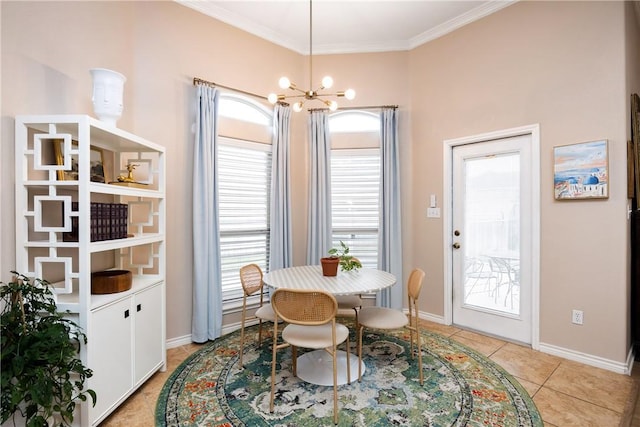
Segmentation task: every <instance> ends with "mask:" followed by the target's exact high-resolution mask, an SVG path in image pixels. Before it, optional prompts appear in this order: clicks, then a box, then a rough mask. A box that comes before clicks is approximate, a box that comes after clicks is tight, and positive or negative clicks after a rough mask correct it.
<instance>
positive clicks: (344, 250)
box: [329, 240, 362, 271]
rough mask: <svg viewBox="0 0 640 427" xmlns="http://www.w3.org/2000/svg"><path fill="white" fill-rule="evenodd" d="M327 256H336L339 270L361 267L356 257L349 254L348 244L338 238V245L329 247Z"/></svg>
mask: <svg viewBox="0 0 640 427" xmlns="http://www.w3.org/2000/svg"><path fill="white" fill-rule="evenodd" d="M329 256H330V257H334V258H338V259H339V263H340V270H341V271H351V270H357V269H359V268H362V264H361V263H360V260H358V258H356V257H354V256H352V255H349V246H347V245H346V244H345V243H344V242H343V241H342V240H340V247H337V248H331V249H329Z"/></svg>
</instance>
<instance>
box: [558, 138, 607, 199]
mask: <svg viewBox="0 0 640 427" xmlns="http://www.w3.org/2000/svg"><path fill="white" fill-rule="evenodd" d="M553 174H554V175H553V185H554V193H555V198H556V200H579V199H606V198H608V197H609V157H608V147H607V140H606V139H602V140H599V141H591V142H582V143H579V144H571V145H561V146H558V147H554V148H553Z"/></svg>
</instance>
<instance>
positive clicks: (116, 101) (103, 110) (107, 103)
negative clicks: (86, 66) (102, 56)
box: [89, 68, 127, 126]
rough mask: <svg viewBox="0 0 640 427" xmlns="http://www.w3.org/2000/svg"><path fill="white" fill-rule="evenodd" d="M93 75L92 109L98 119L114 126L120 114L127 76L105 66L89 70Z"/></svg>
mask: <svg viewBox="0 0 640 427" xmlns="http://www.w3.org/2000/svg"><path fill="white" fill-rule="evenodd" d="M89 71H90V72H91V76H92V77H93V96H92V98H91V100H92V101H93V111H94V112H95V114H96V116H97V117H98V119H100V120H102V121H103V122H105V123H106V124H108V125H111V126H115V125H116V121H117V120H118V119H119V118H120V117H121V116H122V110H123V108H124V105H123V94H124V83H125V82H126V81H127V78H126V77H125V76H123V75H122V74H120V73H118V72H117V71H112V70H107V69H105V68H92V69H91V70H89Z"/></svg>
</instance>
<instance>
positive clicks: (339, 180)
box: [331, 149, 380, 268]
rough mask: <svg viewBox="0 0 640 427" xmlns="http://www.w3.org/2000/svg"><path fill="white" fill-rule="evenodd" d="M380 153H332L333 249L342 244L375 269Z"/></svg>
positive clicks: (363, 150)
mask: <svg viewBox="0 0 640 427" xmlns="http://www.w3.org/2000/svg"><path fill="white" fill-rule="evenodd" d="M379 212H380V150H379V149H357V150H332V151H331V216H332V229H333V230H332V231H333V233H332V239H333V246H334V247H335V246H337V245H339V244H340V241H341V240H342V241H343V242H345V243H346V244H347V245H348V246H349V249H350V254H351V255H353V256H355V257H357V258H358V259H359V260H360V262H362V264H363V265H364V266H366V267H372V268H376V267H377V265H378V223H379Z"/></svg>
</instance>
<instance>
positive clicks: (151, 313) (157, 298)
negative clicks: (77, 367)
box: [89, 282, 164, 420]
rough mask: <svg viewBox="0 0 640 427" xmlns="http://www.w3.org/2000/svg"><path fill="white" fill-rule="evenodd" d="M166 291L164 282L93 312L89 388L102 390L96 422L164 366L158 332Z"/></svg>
mask: <svg viewBox="0 0 640 427" xmlns="http://www.w3.org/2000/svg"><path fill="white" fill-rule="evenodd" d="M163 287H164V284H163V283H162V282H160V283H158V284H156V285H153V286H151V287H148V288H145V289H143V290H141V291H140V292H136V293H133V294H131V295H128V296H126V297H124V298H123V299H121V300H118V301H115V302H114V303H112V304H109V305H107V306H103V307H100V308H98V309H96V310H94V311H92V312H91V318H92V320H93V322H92V325H93V326H92V328H91V332H90V335H91V337H92V338H93V339H92V340H91V341H90V342H89V364H90V365H91V366H93V370H94V371H93V377H91V378H90V379H89V388H92V389H95V390H102V393H101V394H100V396H99V399H98V403H97V404H96V406H95V407H92V408H90V413H91V417H90V418H91V419H92V420H101V419H102V418H104V417H105V416H106V415H108V414H109V413H110V412H111V411H112V410H113V409H114V408H116V407H117V406H118V405H119V404H120V403H122V400H123V399H125V398H126V397H127V396H128V395H129V394H130V392H132V391H133V390H134V387H137V386H138V385H140V384H141V383H142V382H143V380H146V379H147V378H148V377H149V376H150V375H151V374H153V373H154V372H155V371H157V370H158V369H159V368H160V367H161V366H162V364H163V363H164V360H163V358H162V354H163V346H162V336H161V333H160V332H161V331H160V329H159V328H158V325H159V324H160V322H161V321H162V316H161V313H160V311H159V310H158V307H160V306H161V305H162V294H163ZM131 355H133V357H131Z"/></svg>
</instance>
